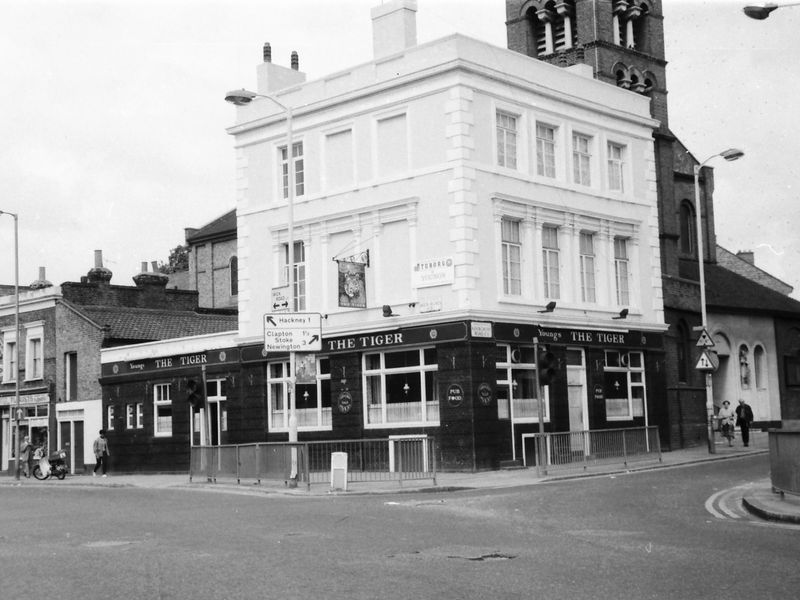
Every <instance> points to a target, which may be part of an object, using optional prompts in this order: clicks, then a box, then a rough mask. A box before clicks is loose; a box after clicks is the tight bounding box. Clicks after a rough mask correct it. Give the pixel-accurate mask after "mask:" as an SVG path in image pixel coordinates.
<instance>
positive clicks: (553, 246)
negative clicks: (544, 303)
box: [542, 226, 561, 300]
mask: <svg viewBox="0 0 800 600" xmlns="http://www.w3.org/2000/svg"><path fill="white" fill-rule="evenodd" d="M559 271H560V266H559V249H558V228H557V227H549V226H545V227H542V277H543V281H544V296H545V298H550V299H552V300H557V299H558V298H560V297H561V280H560V272H559Z"/></svg>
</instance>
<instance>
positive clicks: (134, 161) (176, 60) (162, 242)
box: [0, 0, 800, 298]
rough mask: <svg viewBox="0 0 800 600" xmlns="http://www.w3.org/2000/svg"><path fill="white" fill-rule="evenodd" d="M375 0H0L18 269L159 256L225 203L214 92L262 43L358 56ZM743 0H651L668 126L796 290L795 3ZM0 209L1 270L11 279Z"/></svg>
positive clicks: (499, 11)
mask: <svg viewBox="0 0 800 600" xmlns="http://www.w3.org/2000/svg"><path fill="white" fill-rule="evenodd" d="M379 3H380V0H258V1H256V0H191V1H190V0H157V1H148V0H136V1H134V0H94V1H88V0H0V16H1V18H0V28H2V35H0V65H1V66H0V69H1V70H0V74H1V75H2V84H1V85H0V115H1V116H0V140H2V143H0V210H5V211H10V212H16V213H19V228H20V229H19V241H20V283H21V284H28V283H30V282H31V281H34V280H35V279H37V277H38V268H39V267H40V266H44V267H46V269H47V278H48V279H49V280H50V281H52V282H53V283H61V282H63V281H75V280H78V279H79V278H80V277H81V276H82V275H85V274H86V272H87V271H88V270H89V269H90V268H91V267H92V265H93V253H94V250H95V249H101V250H102V251H103V255H104V259H105V266H107V267H109V268H110V269H111V270H112V271H113V272H114V279H113V282H114V283H118V284H130V283H131V279H130V278H131V277H132V276H133V275H135V274H136V273H138V272H139V270H140V265H141V263H142V262H152V261H166V260H167V257H168V255H169V250H170V249H171V248H174V247H175V246H177V245H178V244H181V243H183V241H184V232H183V231H184V228H185V227H200V226H202V225H204V224H205V223H207V222H209V221H211V220H213V219H214V218H215V217H217V216H219V215H220V214H223V213H224V212H227V211H228V210H230V209H232V208H234V206H235V200H234V199H235V195H234V189H235V186H234V184H235V181H234V151H233V145H232V142H233V140H232V138H231V137H230V136H228V135H227V134H226V132H225V128H226V127H228V126H230V125H231V124H232V123H233V119H234V108H233V107H231V106H229V105H227V104H226V103H225V102H224V100H223V97H224V95H225V92H226V91H228V90H231V89H236V88H240V87H246V88H254V87H255V67H256V65H257V64H258V63H259V62H260V61H261V47H262V45H263V43H264V42H267V41H268V42H270V43H271V45H272V49H273V62H276V63H279V64H283V65H286V66H288V64H289V55H290V53H291V51H292V50H296V51H297V52H298V53H299V55H300V69H301V70H302V71H304V72H306V73H307V75H308V79H310V80H311V79H316V78H319V77H323V76H325V75H327V74H329V73H331V72H334V71H338V70H340V69H345V68H347V67H349V66H352V65H356V64H360V63H363V62H367V61H369V60H370V58H371V55H372V39H371V35H372V33H371V25H370V8H371V7H372V6H374V5H376V4H379ZM745 3H746V2H745V1H728V0H719V1H709V0H706V1H699V0H664V5H665V6H664V15H665V30H666V53H667V60H668V61H669V66H668V70H667V84H668V88H669V91H670V94H669V102H670V126H671V128H672V130H673V131H674V132H675V133H676V134H677V135H678V136H679V138H680V139H681V140H682V141H683V142H684V143H685V144H686V145H687V146H688V148H689V149H690V151H691V152H692V153H693V154H694V155H695V157H696V158H698V159H699V160H704V159H706V158H708V157H709V156H711V155H713V154H716V153H717V152H719V151H721V150H724V149H726V148H729V147H732V146H735V147H740V148H742V149H743V150H745V152H746V153H747V155H746V156H745V157H744V158H743V159H741V160H740V161H738V162H735V163H725V162H724V161H722V160H716V161H714V162H713V163H712V164H713V165H714V166H715V167H716V170H715V172H716V194H715V210H716V216H717V235H718V242H719V243H721V244H722V245H723V246H725V247H726V248H728V249H729V250H732V251H734V252H735V251H737V250H754V251H755V252H756V263H757V264H758V265H759V266H761V267H762V268H764V269H766V270H767V271H769V272H771V273H772V274H774V275H776V276H777V277H780V278H781V279H783V280H784V281H786V282H787V283H790V284H791V285H793V286H795V289H796V291H795V294H794V296H795V297H798V298H800V229H799V228H798V227H797V224H798V223H800V219H798V213H799V212H800V202H799V200H798V198H797V193H796V191H795V189H794V188H795V187H797V185H796V184H795V183H794V181H795V179H796V178H797V175H798V162H797V155H798V151H797V145H798V143H800V142H799V140H800V119H798V116H797V111H796V107H795V104H794V102H795V100H796V99H797V98H798V97H800V76H798V75H800V67H798V66H797V60H796V57H797V56H798V54H800V52H798V51H799V50H800V36H798V35H797V32H798V31H800V6H798V7H794V8H789V7H787V8H783V9H779V10H778V11H777V12H775V13H773V14H772V16H771V17H770V18H769V19H767V20H765V21H753V20H751V19H748V18H746V17H744V15H743V14H742V11H741V8H742V6H743V5H744V4H745ZM418 4H419V12H418V15H417V28H418V40H419V41H420V42H426V41H430V40H433V39H436V38H439V37H441V36H444V35H447V34H450V33H453V32H460V33H463V34H465V35H468V36H471V37H475V38H477V39H481V40H485V41H487V42H490V43H492V44H495V45H498V46H505V25H504V20H505V2H504V0H418ZM13 275H14V261H13V220H12V219H11V218H10V217H8V216H5V215H2V216H0V282H2V283H13Z"/></svg>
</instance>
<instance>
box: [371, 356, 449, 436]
mask: <svg viewBox="0 0 800 600" xmlns="http://www.w3.org/2000/svg"><path fill="white" fill-rule="evenodd" d="M363 361H364V365H363V366H364V374H363V378H364V402H365V405H366V414H365V426H366V427H386V426H390V427H412V426H424V425H438V424H439V392H438V388H437V376H438V373H437V370H438V364H437V359H436V349H435V348H417V349H413V350H397V351H394V352H371V353H365V354H364V358H363Z"/></svg>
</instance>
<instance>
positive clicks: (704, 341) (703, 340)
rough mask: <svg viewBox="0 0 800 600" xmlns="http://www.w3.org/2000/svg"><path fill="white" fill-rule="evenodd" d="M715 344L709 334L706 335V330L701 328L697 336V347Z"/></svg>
mask: <svg viewBox="0 0 800 600" xmlns="http://www.w3.org/2000/svg"><path fill="white" fill-rule="evenodd" d="M715 345H716V344H714V340H712V339H711V336H710V335H708V331H707V330H705V329H703V331H702V332H701V333H700V337H699V338H697V347H698V348H713V347H714V346H715Z"/></svg>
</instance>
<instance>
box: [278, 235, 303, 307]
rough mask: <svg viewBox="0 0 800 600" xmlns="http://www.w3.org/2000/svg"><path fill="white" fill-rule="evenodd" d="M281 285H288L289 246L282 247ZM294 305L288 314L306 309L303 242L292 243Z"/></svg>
mask: <svg viewBox="0 0 800 600" xmlns="http://www.w3.org/2000/svg"><path fill="white" fill-rule="evenodd" d="M282 258H283V268H282V271H283V283H284V284H285V285H288V284H289V244H284V245H283V253H282ZM293 258H294V293H293V298H294V304H295V307H294V308H293V309H292V307H290V312H292V311H293V310H295V311H302V310H305V309H306V247H305V244H304V243H303V242H295V243H294V257H293Z"/></svg>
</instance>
